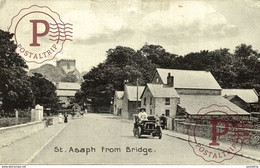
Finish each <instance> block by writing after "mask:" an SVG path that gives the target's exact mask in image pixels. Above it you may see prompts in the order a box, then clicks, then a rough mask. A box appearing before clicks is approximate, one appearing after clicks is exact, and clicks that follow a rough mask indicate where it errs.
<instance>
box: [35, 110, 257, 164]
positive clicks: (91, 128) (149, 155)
mask: <svg viewBox="0 0 260 168" xmlns="http://www.w3.org/2000/svg"><path fill="white" fill-rule="evenodd" d="M132 127H133V124H132V123H131V122H129V121H126V120H122V119H119V118H118V117H115V116H112V115H104V114H103V115H102V114H87V115H86V116H85V117H84V118H82V119H74V120H73V121H70V123H69V125H68V126H67V127H65V128H64V129H63V130H62V131H61V132H60V133H59V134H58V135H57V136H56V138H54V139H53V140H52V141H51V142H50V143H49V144H48V145H47V146H46V147H45V148H44V149H43V150H42V151H41V152H40V153H39V154H38V155H37V156H36V157H35V158H34V159H33V160H32V161H31V163H30V164H214V163H208V162H205V161H204V160H203V159H202V158H200V157H198V156H196V155H195V154H194V153H193V151H192V148H191V147H190V146H189V144H188V143H187V141H183V140H180V139H177V138H173V137H170V136H167V135H163V137H162V139H158V138H153V137H150V136H147V137H144V138H141V139H138V138H136V137H134V136H133V135H132ZM128 147H129V148H142V149H139V150H140V151H137V152H136V151H131V152H130V151H127V150H126V149H127V148H128ZM149 148H151V149H150V150H149ZM77 149H78V150H77ZM79 151H80V152H79ZM146 151H149V152H146ZM223 164H247V165H251V164H259V163H258V162H255V161H252V160H249V159H246V158H243V157H239V156H235V157H234V158H233V159H232V160H229V161H225V162H224V163H223Z"/></svg>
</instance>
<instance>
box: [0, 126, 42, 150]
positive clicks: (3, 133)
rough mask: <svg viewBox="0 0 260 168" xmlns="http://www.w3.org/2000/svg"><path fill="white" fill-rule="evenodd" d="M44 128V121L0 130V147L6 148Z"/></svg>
mask: <svg viewBox="0 0 260 168" xmlns="http://www.w3.org/2000/svg"><path fill="white" fill-rule="evenodd" d="M45 127H46V123H45V122H44V121H37V122H30V123H26V124H21V125H15V126H10V127H3V128H0V139H1V141H0V147H3V146H7V145H9V144H11V143H13V142H15V141H17V140H19V139H22V138H24V137H27V136H30V135H31V134H34V133H36V132H38V131H39V130H41V129H44V128H45Z"/></svg>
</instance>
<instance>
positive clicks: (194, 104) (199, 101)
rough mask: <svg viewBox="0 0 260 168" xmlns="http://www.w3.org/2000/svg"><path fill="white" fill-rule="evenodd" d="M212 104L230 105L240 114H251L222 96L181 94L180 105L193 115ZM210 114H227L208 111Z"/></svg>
mask: <svg viewBox="0 0 260 168" xmlns="http://www.w3.org/2000/svg"><path fill="white" fill-rule="evenodd" d="M212 104H217V105H219V106H221V105H222V106H223V105H225V106H228V107H229V108H230V109H231V110H233V111H235V112H236V113H237V114H238V115H250V114H249V113H248V112H246V111H245V110H243V109H241V108H240V107H238V106H236V105H235V104H233V103H232V102H230V101H228V100H227V99H225V98H224V97H222V96H220V95H219V96H212V95H180V104H179V106H180V107H182V108H185V110H186V112H187V113H188V114H191V115H196V114H197V113H198V112H199V110H200V109H201V108H204V107H209V106H210V105H212ZM208 114H209V115H226V114H224V113H221V112H214V113H208Z"/></svg>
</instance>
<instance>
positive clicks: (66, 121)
mask: <svg viewBox="0 0 260 168" xmlns="http://www.w3.org/2000/svg"><path fill="white" fill-rule="evenodd" d="M68 117H69V116H68V114H67V112H66V113H65V114H64V123H68Z"/></svg>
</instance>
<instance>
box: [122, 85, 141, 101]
mask: <svg viewBox="0 0 260 168" xmlns="http://www.w3.org/2000/svg"><path fill="white" fill-rule="evenodd" d="M143 90H144V86H138V101H141V99H140V97H141V94H142V93H143ZM125 92H126V94H127V95H128V100H129V101H136V100H137V99H136V97H137V86H129V85H125Z"/></svg>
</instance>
